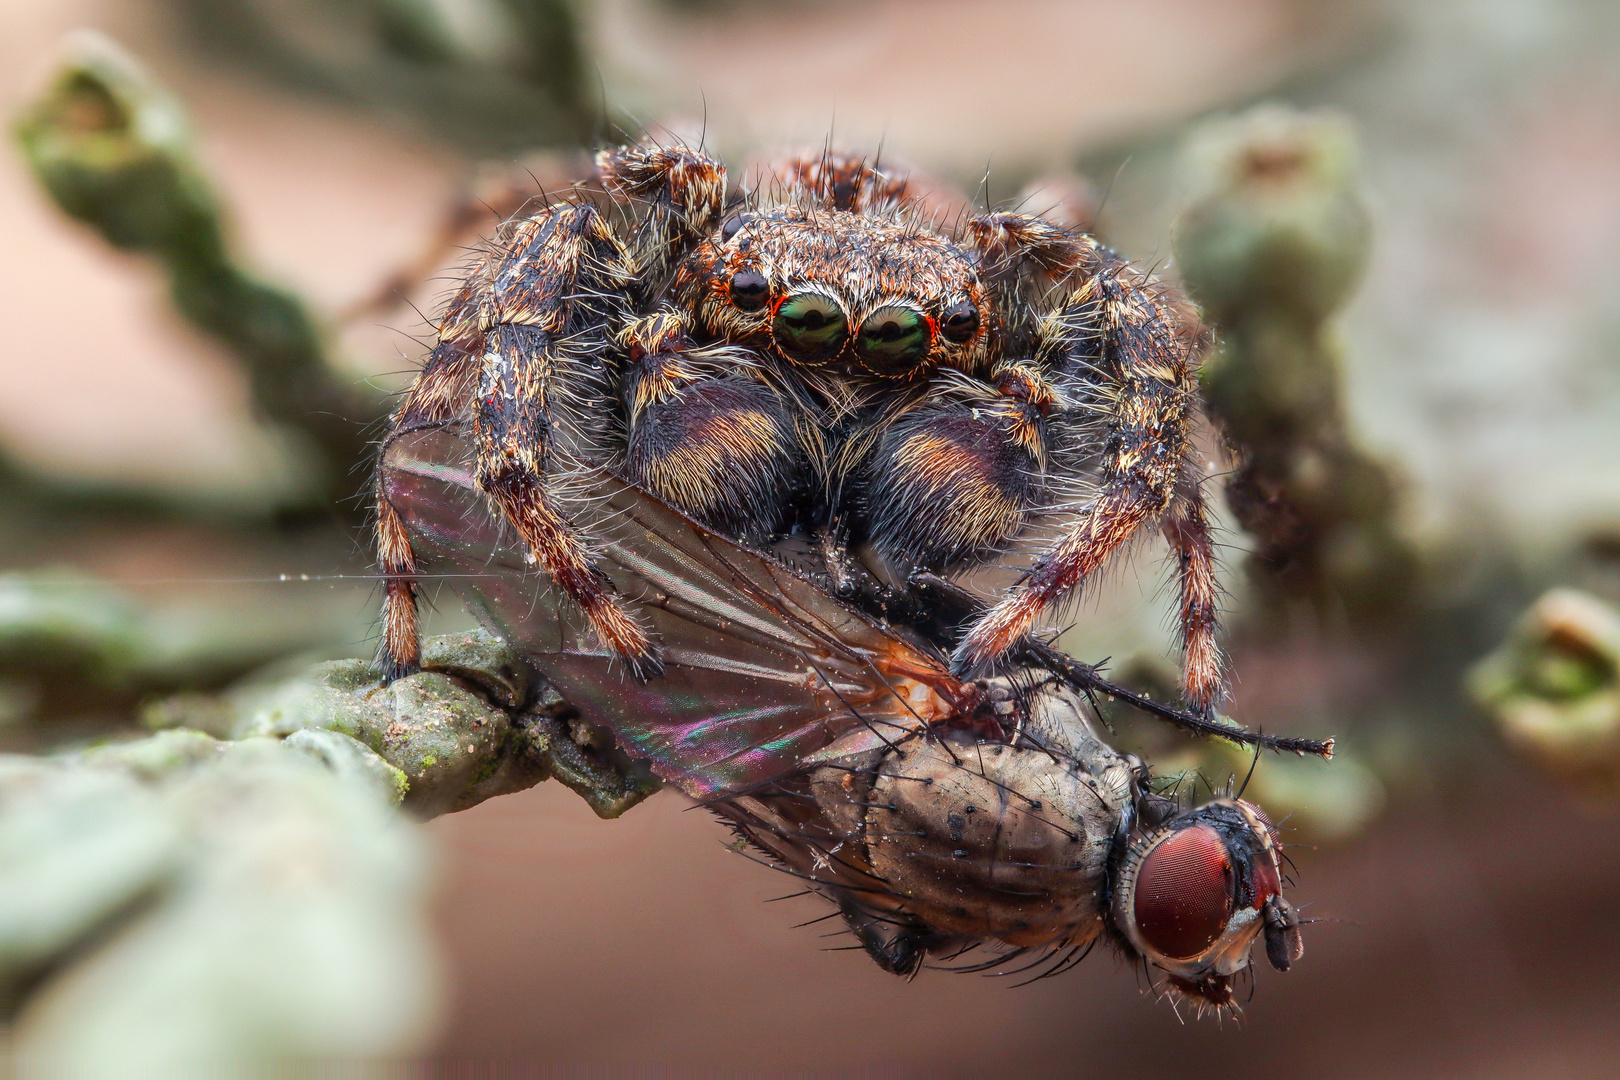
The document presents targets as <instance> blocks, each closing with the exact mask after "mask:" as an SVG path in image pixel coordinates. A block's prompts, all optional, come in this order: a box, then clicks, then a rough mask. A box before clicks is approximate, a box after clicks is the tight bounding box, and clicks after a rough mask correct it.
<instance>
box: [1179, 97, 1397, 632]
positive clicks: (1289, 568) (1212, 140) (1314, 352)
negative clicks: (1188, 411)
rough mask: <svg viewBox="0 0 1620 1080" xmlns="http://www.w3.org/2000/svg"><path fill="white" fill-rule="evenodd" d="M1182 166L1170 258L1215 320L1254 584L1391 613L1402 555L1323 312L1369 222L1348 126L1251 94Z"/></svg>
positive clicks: (1217, 384) (1390, 489)
mask: <svg viewBox="0 0 1620 1080" xmlns="http://www.w3.org/2000/svg"><path fill="white" fill-rule="evenodd" d="M1184 172H1185V177H1186V187H1187V188H1188V193H1187V202H1186V206H1185V209H1184V210H1183V212H1182V214H1181V216H1180V218H1179V220H1178V222H1177V225H1176V236H1175V252H1176V259H1177V262H1178V264H1179V265H1180V268H1181V274H1182V277H1183V278H1184V280H1185V281H1186V282H1187V285H1188V287H1189V288H1190V289H1191V291H1192V293H1193V295H1194V296H1195V297H1196V299H1197V300H1198V302H1199V303H1200V304H1201V305H1202V306H1203V308H1204V311H1205V313H1206V314H1207V315H1208V317H1209V318H1210V319H1211V320H1212V321H1213V322H1214V323H1215V325H1216V327H1217V330H1218V332H1219V341H1220V343H1219V345H1218V347H1217V348H1216V350H1215V352H1214V354H1213V355H1212V356H1211V357H1210V359H1209V361H1208V363H1207V364H1206V366H1205V368H1204V370H1203V373H1202V374H1203V382H1204V388H1205V392H1206V395H1207V397H1208V401H1209V406H1210V410H1211V412H1212V413H1213V414H1214V416H1215V417H1216V418H1217V419H1218V420H1219V421H1220V423H1221V425H1222V427H1223V429H1224V432H1225V434H1226V436H1227V438H1228V439H1229V440H1230V443H1231V445H1232V447H1233V448H1234V450H1235V451H1236V456H1237V459H1238V468H1237V471H1236V473H1235V474H1234V475H1233V476H1232V478H1231V480H1230V481H1229V482H1228V484H1227V499H1228V502H1229V503H1230V505H1231V507H1232V510H1233V512H1234V513H1235V514H1236V516H1237V518H1238V521H1239V522H1240V523H1241V524H1242V525H1243V527H1244V529H1246V530H1247V531H1248V532H1249V533H1250V534H1251V535H1252V536H1253V537H1254V541H1255V550H1254V555H1253V558H1252V560H1251V565H1252V568H1253V570H1254V577H1255V578H1256V579H1257V582H1258V583H1259V585H1260V586H1261V591H1262V594H1263V598H1265V599H1269V600H1271V601H1273V602H1274V604H1275V605H1276V606H1278V607H1280V606H1281V605H1282V604H1283V603H1284V602H1285V601H1286V599H1287V598H1288V597H1290V596H1295V597H1304V598H1305V599H1307V600H1308V601H1310V602H1311V603H1313V604H1314V605H1316V607H1317V609H1318V610H1319V611H1325V612H1335V613H1336V612H1339V611H1343V612H1345V613H1347V614H1348V615H1349V616H1350V617H1351V618H1352V619H1353V620H1355V621H1358V622H1361V623H1364V624H1375V623H1380V622H1387V621H1390V620H1393V619H1396V618H1398V617H1399V614H1400V612H1401V611H1402V610H1404V609H1405V608H1406V606H1407V604H1408V602H1409V599H1410V596H1411V591H1412V584H1413V581H1414V577H1415V573H1416V559H1415V557H1414V554H1413V552H1412V550H1411V549H1410V547H1409V546H1408V544H1407V543H1406V542H1405V541H1404V540H1403V539H1402V537H1401V536H1400V535H1399V533H1398V531H1397V528H1396V521H1395V515H1396V509H1397V507H1396V502H1397V500H1396V486H1395V483H1394V481H1393V479H1392V478H1391V476H1390V475H1389V473H1388V471H1387V470H1386V468H1385V467H1384V466H1383V465H1382V464H1381V463H1379V462H1378V461H1376V460H1374V459H1373V458H1371V457H1370V456H1368V455H1367V454H1366V453H1364V452H1363V451H1362V450H1360V449H1359V448H1358V447H1357V446H1356V445H1355V441H1354V439H1353V438H1352V436H1351V434H1350V431H1349V429H1348V426H1347V424H1346V420H1345V415H1344V409H1343V405H1342V401H1341V391H1340V372H1339V367H1340V360H1341V349H1340V346H1339V343H1338V340H1337V337H1336V334H1335V330H1334V324H1333V317H1334V315H1335V313H1336V312H1337V311H1338V310H1339V309H1340V308H1341V307H1342V306H1343V305H1344V304H1345V303H1346V302H1347V301H1348V300H1349V298H1350V296H1351V295H1352V294H1353V293H1354V291H1355V288H1356V286H1357V284H1358V283H1359V282H1360V280H1361V277H1362V274H1363V272H1364V271H1365V269H1366V265H1367V256H1368V251H1369V247H1370V244H1371V236H1372V227H1371V220H1370V217H1369V214H1368V211H1367V208H1366V205H1365V202H1364V200H1363V197H1362V194H1361V187H1360V183H1361V182H1360V177H1359V173H1358V166H1357V155H1356V147H1355V140H1354V137H1353V135H1352V133H1351V130H1350V128H1349V126H1348V124H1347V123H1346V122H1345V121H1344V120H1342V119H1339V118H1337V117H1335V116H1331V115H1323V114H1320V113H1317V114H1307V113H1299V112H1294V111H1291V110H1288V109H1284V108H1280V107H1276V106H1267V107H1262V108H1258V109H1255V110H1254V111H1252V112H1249V113H1247V114H1245V115H1243V116H1239V117H1236V118H1230V119H1223V120H1219V121H1214V122H1211V123H1209V124H1207V125H1205V126H1204V127H1203V128H1202V129H1200V130H1199V131H1197V132H1196V133H1195V134H1194V136H1193V137H1192V139H1191V140H1190V143H1189V147H1188V151H1187V154H1186V165H1185V167H1184Z"/></svg>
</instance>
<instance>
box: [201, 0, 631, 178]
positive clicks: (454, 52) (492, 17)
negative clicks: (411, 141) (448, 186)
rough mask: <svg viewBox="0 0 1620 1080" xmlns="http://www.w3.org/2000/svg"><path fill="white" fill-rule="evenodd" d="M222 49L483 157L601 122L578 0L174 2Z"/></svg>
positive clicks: (564, 138)
mask: <svg viewBox="0 0 1620 1080" xmlns="http://www.w3.org/2000/svg"><path fill="white" fill-rule="evenodd" d="M175 2H176V3H177V4H178V6H179V7H180V9H181V10H182V11H183V12H184V14H185V16H186V18H187V21H188V22H189V23H190V25H191V27H192V28H193V29H194V30H195V32H196V33H197V34H198V35H199V37H200V38H201V40H202V41H203V42H204V43H205V44H206V45H207V47H208V49H209V51H210V52H211V53H214V54H216V55H217V54H220V53H224V54H226V55H231V56H233V57H238V58H242V59H245V60H246V61H248V62H249V63H252V64H254V65H256V66H257V67H258V68H259V69H260V70H262V71H265V72H267V73H269V74H271V75H273V76H274V77H276V78H278V79H281V80H283V81H285V82H288V83H291V84H293V85H295V86H299V87H303V88H306V89H312V90H316V91H319V92H322V93H326V94H330V95H333V96H335V97H339V98H342V99H344V100H346V101H349V102H352V103H356V104H360V105H363V106H365V107H367V108H370V109H372V110H374V111H375V112H376V113H378V114H379V115H382V116H386V117H389V118H391V119H394V120H401V119H404V120H406V122H408V123H410V124H413V125H417V126H420V127H422V128H425V129H427V130H428V131H431V132H432V133H433V134H434V135H435V136H437V137H439V138H443V139H448V140H450V141H452V142H454V143H457V144H460V145H462V146H464V147H467V148H468V149H472V150H475V151H478V152H480V153H488V154H501V153H510V152H513V151H517V150H524V149H530V148H533V147H536V146H553V145H571V144H578V143H582V142H585V141H587V140H589V138H590V137H591V134H592V132H593V131H595V130H598V129H599V128H600V126H601V124H602V121H603V117H602V113H601V103H600V102H598V101H596V100H595V88H594V86H593V85H592V79H591V76H590V63H589V60H588V58H587V55H586V52H585V48H584V45H583V42H582V40H581V34H580V27H579V18H578V16H577V15H576V13H575V11H574V6H573V4H572V3H571V2H570V0H175Z"/></svg>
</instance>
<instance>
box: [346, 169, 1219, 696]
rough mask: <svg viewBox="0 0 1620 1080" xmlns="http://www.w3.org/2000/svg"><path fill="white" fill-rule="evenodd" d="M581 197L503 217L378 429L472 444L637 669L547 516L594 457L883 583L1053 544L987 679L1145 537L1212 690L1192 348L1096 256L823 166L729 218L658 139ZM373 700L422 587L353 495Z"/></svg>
mask: <svg viewBox="0 0 1620 1080" xmlns="http://www.w3.org/2000/svg"><path fill="white" fill-rule="evenodd" d="M597 163H598V169H599V176H600V181H601V185H602V187H603V188H604V189H605V191H606V193H607V194H608V196H610V197H611V199H612V202H611V203H610V204H607V205H598V204H597V203H596V202H593V201H592V200H591V199H590V198H589V197H587V195H586V194H585V193H583V192H575V193H573V194H571V195H570V196H568V197H565V198H560V199H554V200H549V201H548V202H547V204H546V205H544V206H542V207H541V208H540V209H538V210H535V211H534V212H532V213H529V214H527V215H526V216H519V217H516V218H513V219H512V220H510V221H508V222H506V223H505V224H504V225H503V226H502V227H501V228H500V230H499V231H498V233H497V234H496V236H495V239H494V240H493V241H492V242H491V243H490V244H489V245H488V247H487V249H486V250H485V251H484V253H483V254H482V256H481V257H480V258H479V259H478V261H477V263H476V265H475V266H473V268H472V270H471V272H470V273H468V274H467V276H466V279H465V281H464V282H462V284H461V285H460V287H459V289H458V290H457V292H456V293H455V294H454V296H453V297H452V298H451V300H450V302H449V304H448V306H447V307H446V309H445V311H444V314H443V315H442V317H441V318H440V319H439V322H438V326H437V338H438V344H437V345H435V346H434V348H433V351H432V353H431V354H430V356H429V357H428V360H427V363H426V365H425V366H424V367H423V369H422V371H421V373H420V374H419V375H418V376H417V378H416V381H415V382H414V384H413V385H412V386H411V387H410V389H409V390H408V391H407V392H406V394H405V396H404V401H403V403H402V404H401V406H400V408H399V410H398V412H397V413H396V414H395V416H394V420H393V431H394V433H396V434H397V433H400V432H404V431H409V430H413V429H417V428H421V427H424V426H430V425H441V424H445V423H449V422H457V421H459V422H470V425H471V430H472V433H473V442H474V445H475V450H476V453H475V479H476V485H477V488H478V490H479V491H480V492H482V493H483V495H484V496H485V497H486V498H487V500H488V503H489V506H490V508H491V510H492V511H493V512H494V513H495V514H496V515H498V516H499V517H500V518H501V519H503V520H504V521H505V522H507V523H508V524H509V525H510V526H511V527H512V528H514V529H515V530H516V531H517V533H518V534H519V535H520V536H521V537H522V539H523V540H524V541H526V543H527V545H528V547H529V549H530V551H531V553H532V557H533V559H534V561H535V562H536V563H537V564H538V565H539V566H540V567H541V568H542V569H544V570H545V571H546V573H547V574H548V575H549V576H550V578H551V580H552V581H553V582H554V583H555V584H556V585H557V586H558V587H559V588H561V589H562V590H563V592H564V593H566V595H567V596H569V597H570V598H572V599H573V600H574V601H576V602H577V603H578V604H579V605H580V607H581V609H582V610H583V611H584V613H585V614H586V615H587V617H588V618H589V619H590V622H591V624H592V625H593V627H594V628H595V630H596V631H597V633H598V635H599V636H600V638H601V640H602V642H603V643H604V644H605V645H606V646H607V647H608V648H610V649H611V650H613V651H614V652H615V653H616V654H617V655H618V656H620V657H621V658H622V659H623V660H624V661H625V663H626V664H627V665H628V666H629V667H630V668H631V669H632V670H633V671H634V672H636V673H637V674H639V675H641V676H643V677H645V676H650V675H653V674H655V673H657V671H658V670H659V667H660V662H659V659H658V644H657V642H655V641H654V640H652V639H651V637H650V635H649V634H648V633H647V631H646V630H645V629H644V628H643V627H642V626H641V625H640V624H639V623H638V622H637V621H636V620H634V619H633V618H631V617H630V616H629V615H628V614H627V613H626V611H625V609H624V608H623V607H622V606H621V604H620V602H619V601H618V600H617V599H616V598H615V597H614V596H613V595H611V594H610V593H609V592H608V591H607V590H606V589H605V588H604V585H603V579H602V577H601V576H600V575H599V574H598V573H597V572H596V571H595V570H594V569H593V567H592V564H591V560H590V555H589V546H588V544H587V542H586V541H585V540H584V539H582V537H581V536H580V535H579V534H577V533H576V531H575V530H574V529H573V528H572V527H571V526H570V524H569V522H568V521H567V520H565V518H564V516H563V514H562V513H561V512H560V510H559V509H558V505H559V504H558V500H557V489H556V484H557V483H558V482H559V481H560V479H561V478H562V477H563V476H565V475H566V473H567V471H568V466H567V464H566V463H567V462H569V461H579V460H584V461H590V462H594V463H597V464H606V465H608V466H609V467H611V468H613V469H615V470H617V471H619V472H620V473H622V474H623V475H624V476H625V477H627V478H628V479H630V480H631V481H633V482H634V483H636V484H637V485H639V486H641V487H642V488H644V489H646V490H648V491H650V492H651V493H653V494H655V495H656V496H658V497H659V498H660V499H662V500H664V501H665V502H667V503H669V504H671V505H673V506H674V507H676V508H677V509H679V510H682V511H684V512H685V513H686V514H688V515H689V516H691V517H693V518H695V519H696V520H698V521H699V522H701V523H703V524H706V525H708V526H709V527H711V528H713V529H715V531H717V532H721V533H724V534H727V535H731V536H733V537H736V538H738V539H740V540H742V541H744V542H748V543H755V544H759V543H764V542H767V541H768V540H770V539H771V538H773V537H779V536H782V535H784V534H788V533H799V534H802V535H805V536H810V537H821V538H826V537H832V538H833V539H834V540H835V541H836V542H837V543H838V544H841V545H852V544H860V543H869V544H870V545H871V549H872V550H874V551H875V552H876V554H877V556H878V557H879V558H880V559H881V560H883V562H884V563H885V564H886V566H887V568H888V569H889V570H891V571H892V572H893V574H894V576H895V577H896V578H898V579H900V580H905V579H907V577H908V575H910V574H913V573H916V572H921V571H930V572H935V573H949V572H956V571H960V570H962V569H965V568H969V567H972V566H974V565H976V564H981V563H983V562H984V561H986V560H987V559H989V558H990V557H992V556H993V555H995V554H997V553H998V552H1001V551H1004V550H1006V549H1007V548H1008V547H1009V546H1010V545H1012V544H1013V543H1014V542H1015V541H1016V540H1017V539H1018V538H1019V537H1020V535H1021V534H1023V533H1025V532H1026V531H1027V530H1028V528H1029V527H1030V525H1031V523H1032V520H1033V519H1036V518H1037V517H1038V516H1041V515H1045V514H1058V515H1063V514H1067V520H1066V524H1065V526H1064V528H1063V529H1062V530H1061V532H1060V535H1059V536H1058V538H1057V539H1056V541H1055V542H1054V543H1052V544H1051V546H1050V547H1049V548H1048V549H1047V550H1045V551H1044V552H1043V553H1042V554H1041V555H1040V556H1039V557H1038V558H1037V559H1036V561H1035V562H1034V564H1033V566H1032V567H1031V568H1030V570H1029V571H1028V572H1027V573H1026V574H1025V575H1024V576H1023V577H1022V579H1021V580H1020V581H1019V582H1018V583H1017V584H1015V585H1014V586H1013V587H1012V588H1011V589H1009V590H1008V592H1007V593H1006V595H1005V596H1004V597H1002V598H1001V599H1000V601H999V602H998V603H996V604H994V605H993V606H991V607H990V608H989V609H988V610H987V611H985V613H984V614H983V615H982V617H980V618H978V619H977V621H976V622H974V623H973V624H972V626H971V627H970V628H969V630H968V632H967V634H966V636H965V637H964V638H963V639H962V640H961V643H960V646H959V647H958V649H957V651H956V655H955V657H954V658H953V660H954V663H955V665H956V666H957V668H958V670H959V672H960V673H963V674H969V673H973V672H982V671H984V670H986V669H988V667H989V666H990V665H991V664H992V663H993V662H994V661H996V660H997V659H999V658H1000V657H1001V656H1002V655H1003V654H1004V653H1005V652H1007V650H1008V649H1009V648H1010V647H1011V646H1012V645H1013V644H1014V643H1015V642H1017V641H1018V640H1019V639H1020V638H1021V637H1022V636H1023V635H1024V634H1025V633H1026V631H1028V630H1029V629H1030V628H1031V627H1032V626H1033V624H1034V623H1035V621H1036V620H1037V619H1038V618H1040V617H1041V616H1042V614H1043V613H1045V612H1046V611H1047V609H1048V608H1049V607H1051V606H1052V605H1053V604H1054V603H1056V602H1057V601H1059V600H1061V599H1063V598H1064V597H1065V596H1066V595H1068V594H1070V593H1072V592H1074V591H1076V590H1077V589H1078V588H1079V587H1080V586H1082V585H1083V583H1084V582H1086V581H1087V580H1088V579H1089V578H1090V577H1091V576H1092V575H1094V574H1095V573H1096V572H1097V570H1098V569H1099V568H1100V567H1101V566H1102V565H1103V564H1104V563H1105V562H1106V560H1107V559H1108V558H1109V556H1110V555H1111V554H1112V553H1113V552H1114V551H1115V550H1116V549H1117V548H1119V547H1120V546H1121V545H1122V544H1123V543H1124V542H1125V541H1126V540H1127V539H1128V538H1130V537H1131V536H1132V534H1133V533H1135V532H1136V531H1137V530H1138V529H1140V528H1141V527H1143V526H1146V525H1151V524H1154V523H1157V524H1159V526H1160V527H1161V529H1162V530H1163V532H1164V534H1165V536H1166V537H1167V538H1168V540H1169V542H1170V545H1171V548H1172V550H1173V551H1174V553H1175V555H1176V558H1177V560H1178V563H1179V570H1180V589H1181V610H1180V623H1181V629H1182V635H1183V643H1184V648H1185V680H1184V693H1185V696H1186V699H1187V702H1188V704H1189V705H1190V706H1191V707H1192V708H1193V709H1194V710H1195V711H1197V712H1199V713H1201V714H1204V715H1208V714H1209V713H1211V712H1212V711H1213V709H1214V706H1215V704H1216V702H1217V698H1218V696H1219V694H1220V693H1221V690H1222V671H1221V659H1220V655H1219V653H1218V650H1217V647H1216V644H1215V631H1216V608H1215V591H1216V587H1215V579H1214V562H1213V557H1212V552H1211V545H1210V532H1209V523H1208V520H1207V517H1206V513H1205V507H1204V503H1203V500H1202V497H1201V494H1200V490H1199V479H1200V470H1199V469H1198V468H1197V467H1196V466H1195V465H1194V463H1193V459H1192V454H1191V445H1190V438H1189V429H1190V426H1191V424H1192V422H1193V418H1194V414H1195V412H1196V410H1197V408H1198V404H1199V397H1198V389H1197V384H1196V376H1195V371H1196V366H1197V362H1198V359H1199V356H1200V354H1201V352H1202V350H1203V349H1204V348H1205V346H1206V344H1207V335H1206V333H1205V330H1204V328H1203V326H1202V324H1201V323H1200V322H1199V320H1198V318H1197V316H1196V315H1195V313H1194V312H1193V311H1192V309H1191V307H1190V305H1189V304H1188V303H1187V302H1186V301H1185V300H1184V299H1183V298H1182V297H1181V296H1180V295H1179V294H1178V293H1176V292H1175V291H1173V290H1172V289H1170V288H1169V287H1168V286H1166V285H1164V284H1162V283H1160V282H1158V281H1157V280H1155V279H1153V278H1152V277H1150V276H1148V275H1146V274H1143V273H1141V272H1140V271H1137V270H1135V269H1133V268H1132V267H1131V266H1130V264H1129V263H1127V262H1126V261H1125V260H1124V259H1123V258H1121V257H1120V256H1119V255H1117V254H1115V253H1114V252H1113V251H1110V250H1109V249H1108V248H1106V247H1104V246H1102V245H1101V244H1100V243H1098V242H1097V241H1096V240H1094V239H1093V238H1092V237H1090V236H1087V235H1085V234H1083V233H1081V232H1079V231H1077V230H1073V229H1069V228H1066V227H1064V226H1062V225H1059V224H1056V223H1054V222H1051V221H1048V220H1046V219H1044V218H1041V217H1038V216H1033V215H1027V214H1020V213H987V214H983V215H980V216H977V217H972V218H970V219H968V220H965V221H960V220H959V221H958V222H957V223H956V224H955V225H953V226H951V227H942V226H941V225H940V224H939V223H938V222H937V221H935V220H932V218H931V216H930V215H929V213H928V212H927V211H926V209H925V208H924V206H923V203H922V199H921V197H920V195H919V194H918V193H917V192H916V191H915V190H914V188H913V187H912V185H910V184H909V183H908V181H907V180H906V179H903V178H898V177H895V176H891V175H890V174H888V173H886V172H883V171H880V170H879V168H878V167H877V166H876V165H874V164H868V162H866V161H865V160H863V159H860V158H856V157H852V156H844V155H838V154H833V153H823V154H819V155H812V156H806V157H802V158H794V159H789V160H787V161H785V162H782V163H780V164H778V165H777V166H775V167H774V168H773V169H771V170H770V171H769V172H768V174H767V175H768V177H769V179H768V180H767V181H764V182H762V183H760V184H759V185H758V186H757V187H756V189H755V190H753V191H750V192H747V193H744V194H741V195H728V190H727V185H726V172H725V168H724V166H722V165H721V164H720V163H719V162H718V161H716V160H714V159H712V158H710V157H709V156H707V155H705V154H704V153H703V152H701V151H699V150H693V149H690V148H688V147H684V146H673V147H658V146H642V147H633V148H623V149H619V150H614V151H611V152H605V153H603V154H601V155H599V157H598V161H597ZM377 537H378V547H379V556H380V562H381V568H382V572H383V574H384V575H385V578H386V598H385V601H384V608H383V639H382V652H383V659H384V663H385V670H386V675H387V678H389V679H390V680H391V679H395V678H398V677H400V676H402V675H405V674H408V673H410V672H412V671H414V670H415V669H416V667H417V665H418V663H419V658H420V653H419V650H418V623H417V578H416V575H417V563H416V558H415V556H414V554H413V552H412V550H411V544H410V539H409V536H408V534H407V531H406V528H405V526H404V523H403V522H402V521H401V519H400V517H399V516H398V514H397V512H396V511H395V510H394V509H393V508H392V507H390V505H389V503H388V502H387V500H386V499H382V498H379V500H378V518H377Z"/></svg>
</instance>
